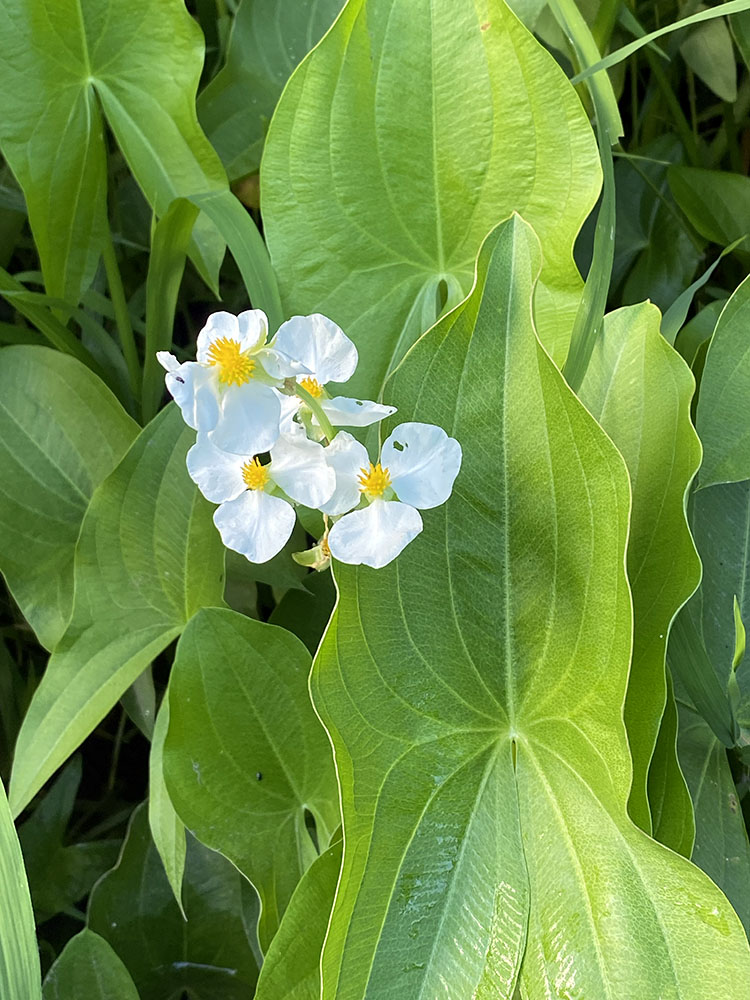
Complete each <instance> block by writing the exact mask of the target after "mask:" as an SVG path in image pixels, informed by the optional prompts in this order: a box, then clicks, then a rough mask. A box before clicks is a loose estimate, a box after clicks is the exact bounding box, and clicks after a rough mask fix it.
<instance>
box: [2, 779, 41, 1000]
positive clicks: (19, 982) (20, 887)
mask: <svg viewBox="0 0 750 1000" xmlns="http://www.w3.org/2000/svg"><path fill="white" fill-rule="evenodd" d="M0 885H2V887H3V905H2V908H1V909H0V996H2V997H7V998H8V1000H39V997H41V995H42V978H41V972H40V969H39V952H38V951H37V946H36V931H35V929H34V913H33V910H32V908H31V896H30V895H29V886H28V883H27V881H26V872H25V870H24V867H23V857H22V856H21V846H20V844H19V843H18V837H17V836H16V828H15V827H14V826H13V817H12V816H11V814H10V809H9V808H8V800H7V799H6V797H5V788H4V786H3V783H2V781H0Z"/></svg>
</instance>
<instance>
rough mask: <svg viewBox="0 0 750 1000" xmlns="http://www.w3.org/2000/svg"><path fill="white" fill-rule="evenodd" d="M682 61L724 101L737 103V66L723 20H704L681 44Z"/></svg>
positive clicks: (730, 38) (727, 30) (729, 36)
mask: <svg viewBox="0 0 750 1000" xmlns="http://www.w3.org/2000/svg"><path fill="white" fill-rule="evenodd" d="M680 52H681V53H682V58H683V59H684V60H685V62H686V63H687V64H688V66H689V67H690V68H691V69H692V70H693V72H694V73H695V75H696V76H699V77H700V78H701V80H703V82H704V83H705V84H706V86H707V87H710V89H711V90H713V92H714V93H715V94H716V96H717V97H719V98H721V100H722V101H729V102H730V103H732V102H734V101H736V100H737V63H736V62H735V58H734V46H733V45H732V36H731V35H730V34H729V28H728V26H727V22H726V21H725V20H724V18H714V19H713V20H711V21H704V22H703V24H699V25H698V26H697V27H696V28H694V29H693V30H692V31H691V32H690V33H689V34H688V36H687V38H686V39H685V41H684V42H683V43H682V44H681V45H680Z"/></svg>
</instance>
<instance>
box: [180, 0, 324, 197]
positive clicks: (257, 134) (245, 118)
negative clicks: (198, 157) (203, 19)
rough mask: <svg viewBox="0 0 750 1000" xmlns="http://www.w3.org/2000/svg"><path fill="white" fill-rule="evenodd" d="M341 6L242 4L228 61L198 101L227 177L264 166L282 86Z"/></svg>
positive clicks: (266, 0)
mask: <svg viewBox="0 0 750 1000" xmlns="http://www.w3.org/2000/svg"><path fill="white" fill-rule="evenodd" d="M342 6H343V4H342V0H243V2H242V3H241V4H240V6H239V8H238V9H237V13H236V15H235V18H234V22H233V25H232V33H231V35H230V36H229V45H228V47H227V58H226V63H225V64H224V66H223V68H222V69H221V70H220V71H219V72H218V73H217V74H216V76H215V77H214V79H213V80H212V81H211V82H210V83H209V85H208V86H207V87H206V88H205V90H203V91H202V92H201V95H200V97H199V98H198V117H199V119H200V123H201V125H202V126H203V128H204V129H205V130H206V134H207V135H208V137H209V139H210V140H211V142H212V144H213V146H214V149H215V150H216V151H217V152H218V154H219V156H220V157H221V159H222V161H223V163H224V166H225V168H226V171H227V173H228V174H229V179H230V180H232V181H234V180H237V179H238V178H240V177H244V176H245V175H246V174H251V173H256V172H257V170H258V168H259V167H260V157H261V153H262V152H263V143H264V141H265V138H266V131H267V130H268V123H269V122H270V121H271V115H272V114H273V110H274V108H275V107H276V102H277V101H278V99H279V97H280V96H281V91H282V90H283V88H284V84H285V83H286V81H287V80H288V79H289V76H290V74H291V72H292V70H293V69H294V67H295V66H296V65H297V63H298V62H299V61H300V60H301V59H302V58H303V57H304V56H305V55H307V53H308V52H309V51H310V49H311V48H312V47H313V46H314V45H315V44H316V43H317V42H318V40H319V39H320V38H321V36H322V35H323V33H324V32H325V31H327V30H328V28H329V27H330V26H331V24H332V23H333V19H334V18H335V17H336V15H337V14H338V12H339V11H340V10H341V7H342Z"/></svg>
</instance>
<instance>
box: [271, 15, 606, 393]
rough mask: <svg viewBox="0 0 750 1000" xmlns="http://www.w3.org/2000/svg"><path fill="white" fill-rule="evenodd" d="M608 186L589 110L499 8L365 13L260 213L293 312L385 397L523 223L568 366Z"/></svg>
mask: <svg viewBox="0 0 750 1000" xmlns="http://www.w3.org/2000/svg"><path fill="white" fill-rule="evenodd" d="M520 136H523V139H522V141H519V137H520ZM600 178H601V169H600V166H599V159H598V155H597V149H596V143H595V140H594V136H593V132H592V131H591V128H590V126H589V124H588V121H587V120H586V116H585V114H584V112H583V109H582V107H581V105H580V102H579V100H578V97H577V96H576V94H575V92H574V91H573V89H572V88H571V87H570V85H569V84H568V82H567V80H566V79H565V77H564V75H563V73H562V71H561V70H560V68H559V67H558V66H557V65H556V63H555V61H554V59H553V58H552V57H551V56H550V55H549V53H548V52H546V51H545V50H544V49H543V48H542V46H541V45H540V44H539V43H538V42H537V41H536V40H535V39H534V38H533V36H532V35H531V34H530V33H529V32H528V31H527V29H526V28H525V27H524V26H523V25H522V24H521V23H520V22H519V21H518V20H517V19H516V17H515V15H513V14H512V13H511V12H510V10H509V9H508V8H507V7H506V5H505V4H504V3H503V2H502V0H491V2H489V3H485V2H484V0H481V2H480V0H418V2H414V0H355V2H352V3H349V4H347V6H346V9H345V10H344V12H343V13H342V15H341V17H340V18H339V19H338V20H337V22H336V24H335V26H334V28H333V29H332V30H331V31H330V32H329V33H328V34H327V35H326V37H325V38H324V39H323V41H322V42H321V44H320V45H319V46H318V47H317V48H316V49H315V50H314V51H313V52H312V53H311V55H310V56H309V57H308V58H307V59H306V60H304V62H303V63H301V64H300V66H299V67H298V69H297V70H296V72H295V73H294V75H293V76H292V78H291V80H290V81H289V84H288V85H287V87H286V89H285V91H284V94H283V95H282V98H281V100H280V102H279V105H278V107H277V109H276V113H275V115H274V119H273V122H272V125H271V128H270V131H269V135H268V141H267V144H266V150H265V154H264V159H263V168H262V170H261V206H262V209H263V217H264V222H265V232H266V237H267V239H268V244H269V248H270V251H271V258H272V260H273V263H274V266H275V267H276V269H277V272H278V274H279V280H280V284H281V294H282V300H283V302H284V306H285V309H286V311H287V313H295V312H299V313H309V312H313V311H320V312H323V313H325V314H326V315H328V316H331V317H332V318H333V319H334V320H335V321H336V322H337V323H339V324H340V325H341V326H342V327H343V328H344V329H345V330H346V332H347V333H348V334H349V335H350V336H351V337H352V338H353V340H354V341H355V342H356V344H357V347H358V349H359V354H360V366H359V369H358V372H357V374H356V375H355V377H354V378H353V379H352V380H351V381H350V382H349V383H348V384H347V388H348V389H351V392H352V393H362V394H364V395H369V396H371V397H372V398H377V394H378V393H379V391H380V390H381V387H382V384H383V380H384V379H385V377H386V375H387V373H388V372H389V370H391V369H392V368H393V367H394V365H395V364H396V363H397V362H398V361H399V360H400V359H401V358H402V357H403V355H404V353H405V352H406V350H407V349H408V348H409V347H410V346H411V344H413V343H414V341H415V340H416V339H417V337H418V336H419V335H420V334H421V333H422V332H423V331H424V330H425V329H427V327H428V326H430V325H431V324H432V323H433V322H434V321H435V319H436V318H437V316H438V314H439V313H440V312H441V310H442V309H443V308H444V307H451V306H454V305H456V304H457V303H458V302H459V301H460V299H461V298H462V297H463V295H464V294H466V292H468V290H469V288H470V287H471V281H472V275H473V268H474V258H475V257H476V253H477V251H478V249H479V245H480V243H481V241H482V240H483V239H484V237H485V236H486V235H487V233H488V232H489V231H490V229H491V228H492V227H493V226H494V225H496V224H497V223H498V222H499V221H500V220H501V219H503V218H506V217H507V216H508V215H509V214H510V213H511V211H513V210H517V211H519V212H521V213H523V215H524V216H525V217H526V218H528V219H529V221H530V222H531V223H532V224H533V225H534V226H535V227H536V228H537V230H538V232H539V236H540V239H541V241H542V245H543V247H544V259H545V266H544V270H543V272H542V280H541V283H540V285H539V288H538V290H537V294H536V315H537V321H538V324H539V329H540V333H541V337H542V340H543V341H544V343H545V344H546V345H547V346H548V347H549V348H550V350H551V351H552V352H553V354H554V356H555V358H556V360H557V361H558V362H562V361H563V360H564V358H565V354H566V352H567V346H568V339H569V337H570V332H571V329H572V326H573V319H574V317H575V314H576V310H577V308H578V303H579V300H580V294H581V288H582V283H581V279H580V276H579V274H578V272H577V269H576V267H575V265H574V263H573V259H572V247H573V243H574V241H575V237H576V234H577V232H578V230H579V229H580V226H581V224H582V223H583V220H584V219H585V217H586V216H587V215H588V213H589V211H590V210H591V209H592V208H593V205H594V203H595V201H596V197H597V194H598V191H599V186H600ZM349 394H351V393H349Z"/></svg>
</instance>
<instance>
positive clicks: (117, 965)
mask: <svg viewBox="0 0 750 1000" xmlns="http://www.w3.org/2000/svg"><path fill="white" fill-rule="evenodd" d="M83 997H85V998H86V1000H140V998H139V996H138V991H137V990H136V988H135V984H134V983H133V980H132V979H131V978H130V974H129V973H128V970H127V969H126V968H125V966H124V965H123V964H122V962H121V961H120V959H119V958H118V957H117V955H116V953H115V952H114V951H113V950H112V948H111V947H110V946H109V945H108V944H107V942H106V941H105V940H104V938H102V937H100V936H99V935H98V934H94V933H93V931H88V930H84V931H81V932H80V934H76V936H75V937H74V938H71V939H70V941H68V943H67V944H66V945H65V947H64V948H63V950H62V952H61V954H60V955H59V957H58V959H57V961H56V962H55V964H54V965H53V966H52V968H51V969H50V970H49V972H48V973H47V977H46V978H45V980H44V1000H82V998H83ZM19 1000H20V998H19Z"/></svg>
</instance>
